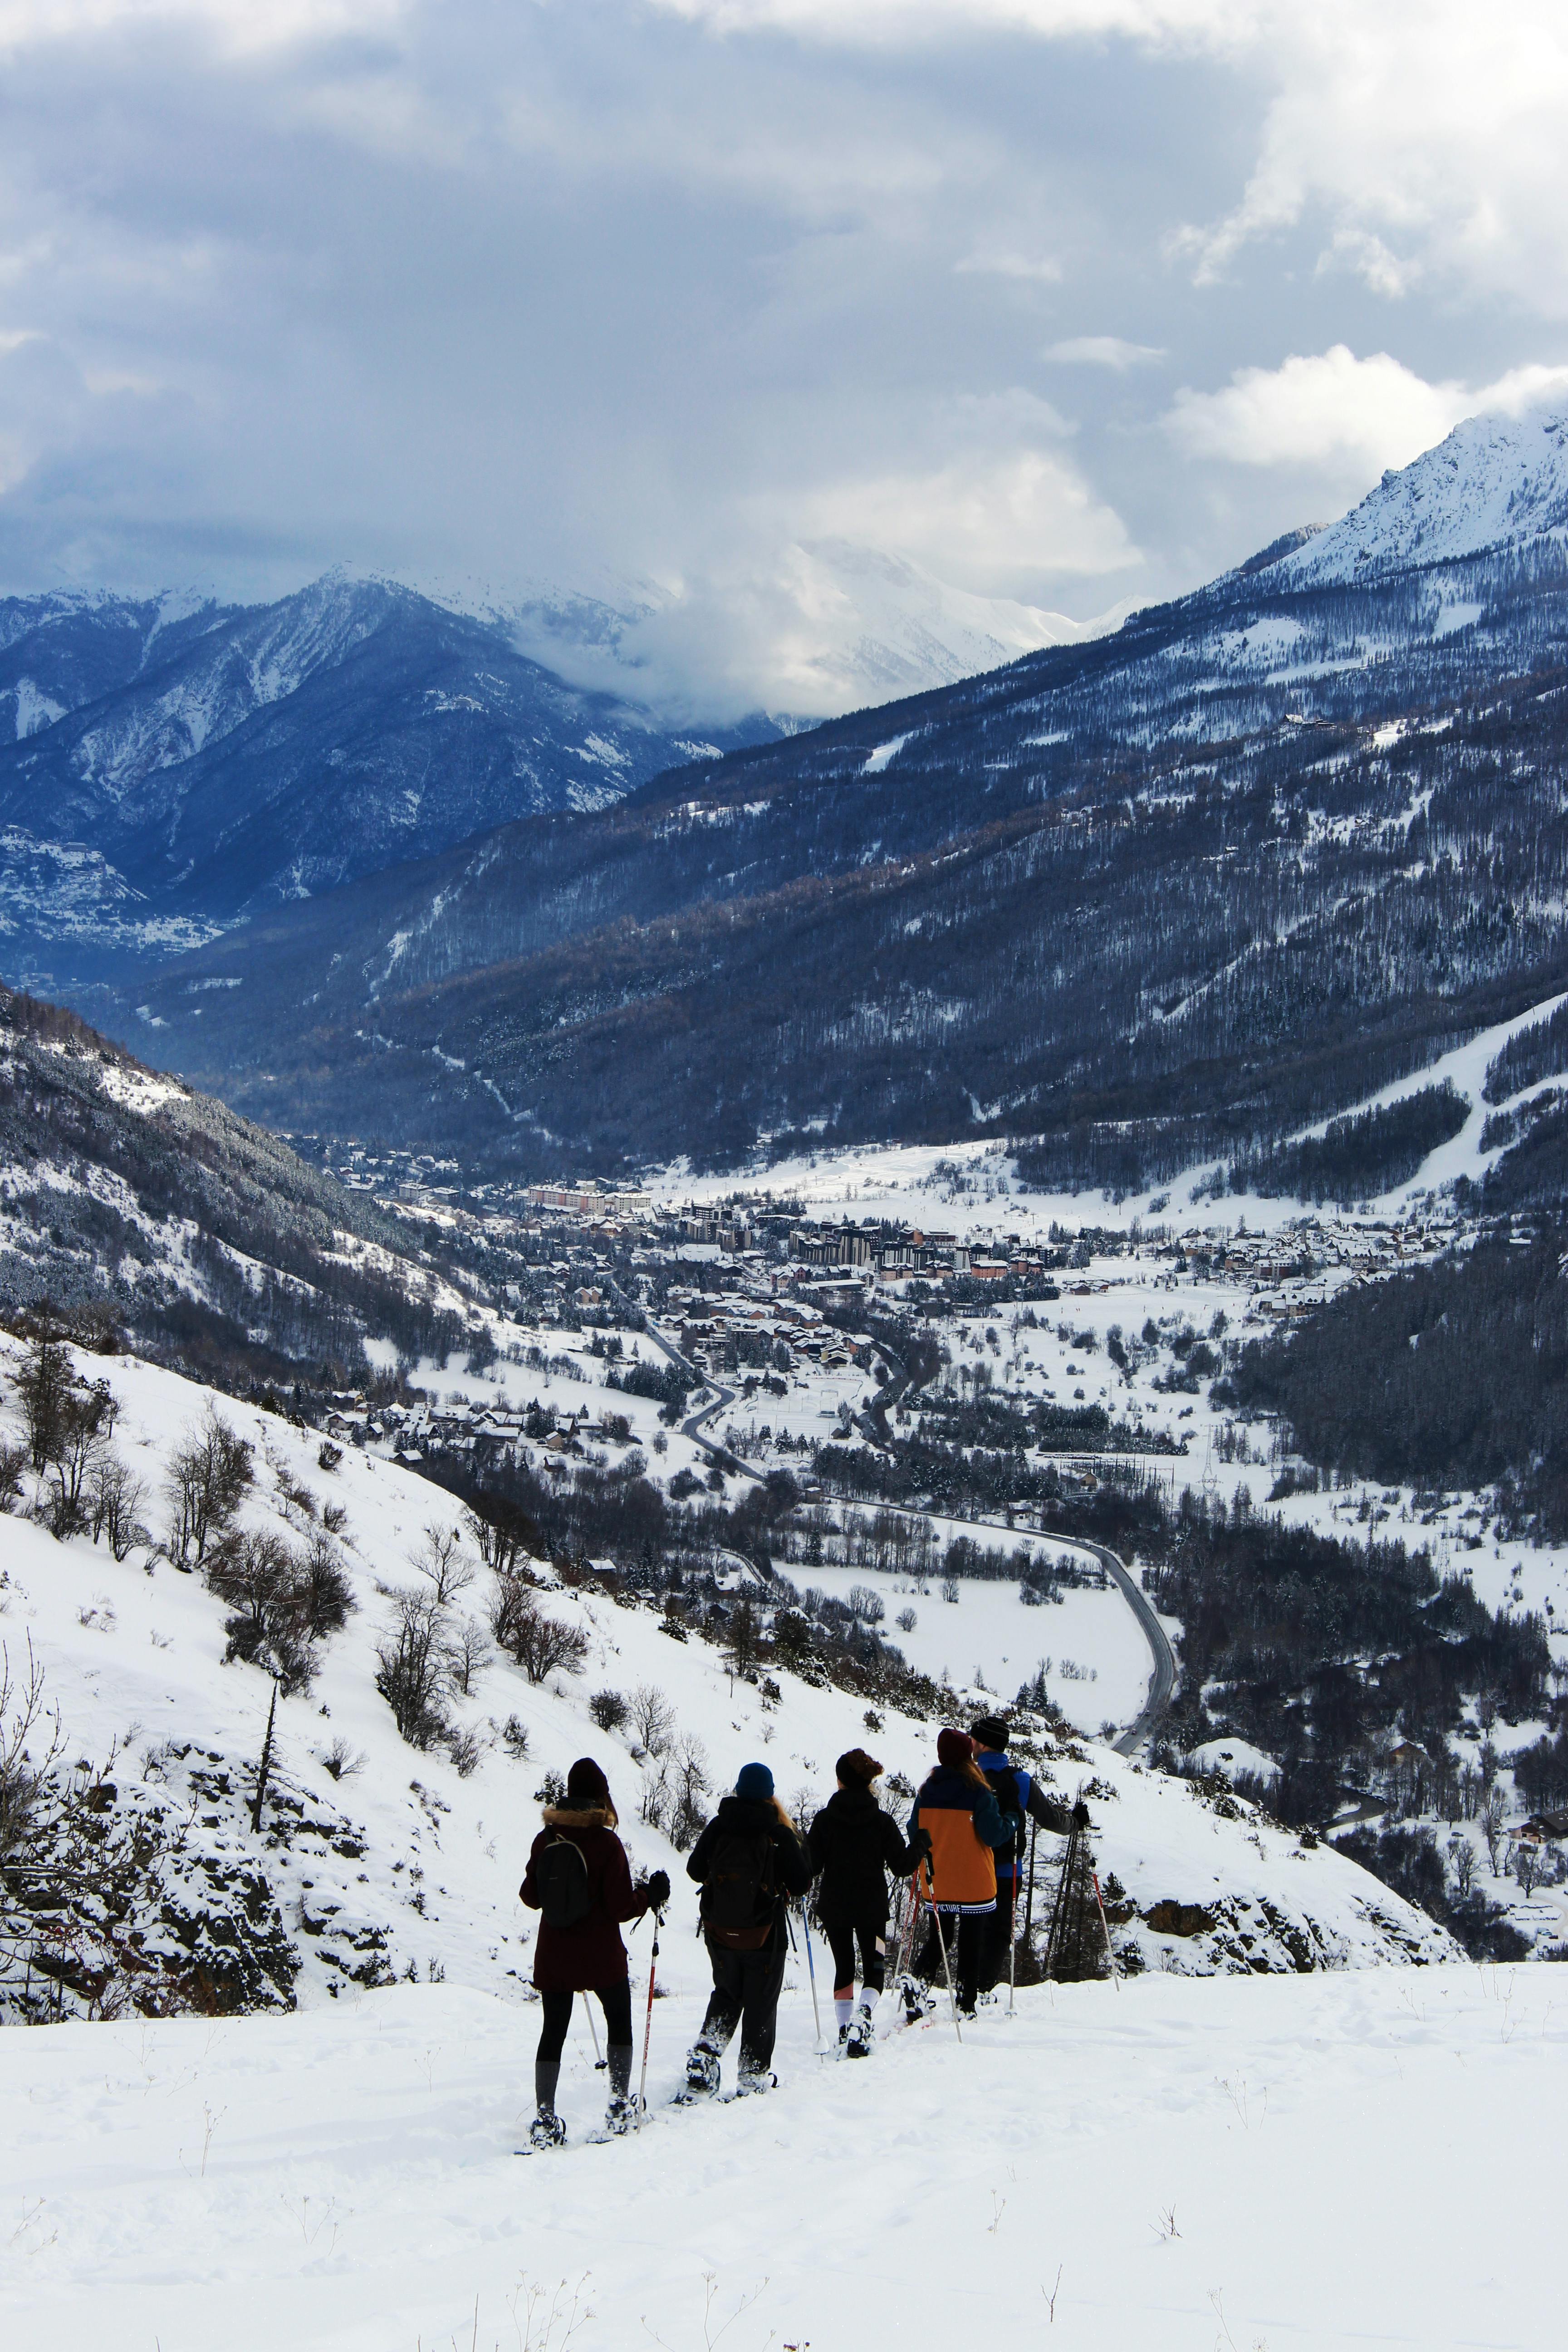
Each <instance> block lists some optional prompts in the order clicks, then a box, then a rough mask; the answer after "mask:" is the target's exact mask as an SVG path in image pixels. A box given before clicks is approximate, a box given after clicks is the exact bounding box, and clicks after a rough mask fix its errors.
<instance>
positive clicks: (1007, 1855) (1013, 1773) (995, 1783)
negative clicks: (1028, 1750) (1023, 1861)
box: [986, 1764, 1025, 1863]
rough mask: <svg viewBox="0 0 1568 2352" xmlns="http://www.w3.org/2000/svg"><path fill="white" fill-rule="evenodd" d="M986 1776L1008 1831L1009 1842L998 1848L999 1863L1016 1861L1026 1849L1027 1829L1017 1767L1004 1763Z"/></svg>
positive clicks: (997, 1858)
mask: <svg viewBox="0 0 1568 2352" xmlns="http://www.w3.org/2000/svg"><path fill="white" fill-rule="evenodd" d="M986 1778H987V1780H989V1781H990V1783H991V1787H992V1790H993V1791H994V1795H995V1798H996V1805H997V1810H998V1811H1000V1813H1001V1815H1002V1822H1003V1826H1004V1828H1005V1829H1006V1831H1007V1832H1008V1839H1007V1843H1006V1844H1005V1845H1004V1846H999V1847H998V1848H997V1850H996V1860H997V1861H998V1862H999V1863H1009V1862H1016V1861H1017V1860H1018V1859H1019V1857H1020V1856H1021V1854H1022V1853H1023V1850H1024V1829H1025V1821H1024V1805H1023V1799H1022V1796H1021V1794H1020V1792H1019V1789H1018V1774H1017V1769H1016V1766H1014V1765H1011V1764H1004V1765H1002V1766H1001V1767H1000V1769H998V1770H996V1771H994V1772H989V1773H987V1774H986Z"/></svg>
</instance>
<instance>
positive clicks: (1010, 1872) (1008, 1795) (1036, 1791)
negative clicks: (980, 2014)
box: [970, 1715, 1089, 1994]
mask: <svg viewBox="0 0 1568 2352" xmlns="http://www.w3.org/2000/svg"><path fill="white" fill-rule="evenodd" d="M970 1738H972V1739H973V1742H974V1747H975V1761H976V1763H977V1764H978V1765H979V1767H980V1769H981V1770H982V1771H983V1772H984V1775H985V1778H986V1779H987V1780H989V1782H990V1783H991V1787H992V1790H993V1791H994V1795H995V1798H996V1802H997V1804H998V1805H999V1806H1000V1808H1001V1811H1002V1819H1003V1821H1004V1822H1005V1823H1006V1825H1007V1829H1008V1831H1009V1836H1008V1840H1007V1843H1006V1844H1005V1845H1003V1846H998V1847H997V1849H996V1853H995V1862H996V1908H995V1910H994V1913H993V1914H992V1916H991V1919H990V1922H989V1930H990V1931H989V1933H988V1935H987V1936H986V1938H985V1946H984V1956H983V1958H982V1960H981V1968H980V1990H981V1991H982V1993H983V1994H984V1993H987V1992H989V1991H990V1990H991V1988H992V1987H993V1985H994V1984H995V1983H996V1982H997V1981H998V1980H999V1979H1001V1978H1002V1977H1005V1975H1006V1973H1007V1967H1008V1960H1009V1957H1010V1953H1011V1948H1012V1944H1013V1940H1014V1938H1015V1937H1016V1934H1017V1932H1018V1930H1017V1926H1016V1916H1017V1903H1018V1879H1019V1875H1020V1873H1021V1871H1022V1869H1023V1863H1024V1847H1025V1844H1026V1830H1027V1826H1028V1823H1029V1822H1038V1823H1039V1825H1040V1827H1041V1829H1043V1830H1049V1831H1050V1832H1051V1833H1052V1835H1053V1836H1054V1837H1066V1836H1067V1834H1068V1831H1069V1830H1072V1829H1075V1828H1077V1829H1080V1830H1081V1829H1087V1828H1088V1827H1089V1808H1088V1806H1087V1805H1085V1804H1083V1803H1082V1802H1081V1801H1080V1802H1079V1803H1078V1804H1076V1805H1073V1806H1072V1807H1070V1808H1069V1807H1068V1806H1067V1805H1064V1804H1060V1803H1058V1801H1057V1799H1056V1798H1054V1797H1047V1794H1046V1792H1045V1790H1043V1789H1042V1788H1041V1786H1040V1784H1039V1782H1038V1781H1037V1780H1036V1779H1035V1778H1034V1776H1033V1774H1032V1773H1029V1772H1026V1771H1025V1769H1024V1768H1023V1767H1022V1765H1019V1764H1013V1763H1010V1762H1009V1761H1008V1759H1007V1726H1006V1723H1005V1720H1004V1719H1003V1717H1001V1716H999V1715H983V1716H982V1717H980V1720H979V1722H978V1723H976V1724H973V1725H972V1726H971V1728H970Z"/></svg>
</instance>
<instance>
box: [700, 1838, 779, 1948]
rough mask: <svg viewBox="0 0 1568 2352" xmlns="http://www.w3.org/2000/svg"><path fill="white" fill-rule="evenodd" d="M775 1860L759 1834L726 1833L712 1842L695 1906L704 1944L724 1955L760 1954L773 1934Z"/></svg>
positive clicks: (768, 1842) (772, 1850)
mask: <svg viewBox="0 0 1568 2352" xmlns="http://www.w3.org/2000/svg"><path fill="white" fill-rule="evenodd" d="M777 1860H778V1856H777V1851H776V1849H775V1847H774V1845H773V1839H772V1838H771V1837H770V1836H769V1835H768V1833H767V1832H766V1831H765V1830H764V1831H763V1832H762V1833H761V1835H760V1836H756V1837H742V1836H738V1835H737V1834H736V1833H735V1832H733V1831H729V1832H726V1833H725V1835H724V1836H722V1837H721V1838H720V1839H718V1840H717V1842H716V1843H715V1844H714V1847H713V1858H712V1860H711V1861H710V1863H709V1865H708V1874H707V1876H706V1877H705V1878H704V1879H703V1882H702V1901H701V1906H700V1908H701V1915H702V1927H703V1932H704V1934H705V1935H706V1936H707V1937H708V1939H709V1941H710V1943H714V1944H718V1945H720V1946H721V1948H723V1949H724V1950H725V1951H727V1952H755V1951H760V1950H761V1948H762V1947H763V1945H764V1944H765V1943H766V1942H767V1940H768V1937H770V1936H771V1935H772V1933H773V1905H774V1902H775V1901H776V1899H777V1880H776V1877H775V1868H776V1864H777Z"/></svg>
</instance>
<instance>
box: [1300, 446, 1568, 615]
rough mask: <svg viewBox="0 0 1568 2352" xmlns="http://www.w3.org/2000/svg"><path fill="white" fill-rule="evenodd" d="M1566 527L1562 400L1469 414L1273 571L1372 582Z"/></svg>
mask: <svg viewBox="0 0 1568 2352" xmlns="http://www.w3.org/2000/svg"><path fill="white" fill-rule="evenodd" d="M1564 530H1568V412H1565V411H1564V409H1563V404H1562V402H1561V400H1557V401H1553V402H1550V403H1547V404H1542V405H1541V406H1538V407H1534V408H1529V409H1526V410H1525V411H1524V413H1523V414H1522V415H1519V416H1506V415H1484V416H1468V417H1467V418H1466V419H1465V421H1464V422H1463V424H1461V425H1456V426H1455V427H1454V430H1453V431H1452V433H1450V434H1449V436H1448V437H1447V440H1446V441H1442V442H1439V444H1438V445H1437V446H1436V448H1435V449H1428V450H1426V452H1425V454H1424V455H1423V456H1421V457H1417V458H1416V459H1415V462H1414V463H1413V464H1411V465H1409V466H1405V467H1402V468H1401V469H1400V470H1399V471H1398V472H1392V471H1391V472H1389V473H1386V474H1384V478H1383V479H1382V481H1381V482H1380V483H1379V484H1378V487H1377V488H1376V489H1375V490H1373V491H1371V492H1370V493H1369V495H1368V496H1367V497H1366V498H1364V499H1363V500H1362V502H1361V504H1360V506H1359V507H1356V508H1353V509H1352V511H1351V512H1350V513H1349V514H1348V515H1345V516H1344V517H1343V518H1342V520H1340V521H1339V522H1337V523H1333V524H1331V526H1330V528H1329V529H1328V530H1323V531H1320V532H1318V533H1317V534H1316V535H1315V536H1314V537H1313V538H1312V539H1311V540H1310V541H1309V542H1308V544H1307V545H1306V546H1305V547H1303V548H1300V550H1298V551H1297V552H1296V553H1294V554H1292V555H1289V556H1287V557H1286V558H1285V559H1284V561H1283V562H1280V563H1279V564H1276V565H1274V566H1272V567H1271V568H1270V570H1269V572H1268V575H1267V577H1268V581H1269V583H1271V584H1274V583H1277V584H1278V585H1279V586H1280V587H1282V588H1283V587H1307V586H1328V585H1331V584H1332V583H1349V582H1352V581H1358V580H1370V579H1374V578H1376V577H1378V576H1379V575H1380V574H1382V573H1385V572H1396V571H1401V570H1405V569H1407V568H1410V567H1412V566H1415V565H1420V564H1430V563H1442V562H1455V561H1457V560H1458V559H1460V558H1462V557H1466V556H1476V555H1480V554H1482V553H1483V552H1485V551H1487V550H1488V549H1490V548H1495V547H1498V546H1500V545H1501V544H1503V543H1504V542H1505V541H1506V542H1508V543H1509V544H1510V545H1511V546H1513V547H1515V548H1519V547H1521V546H1523V545H1524V544H1526V543H1528V542H1529V541H1531V540H1536V539H1540V538H1543V537H1549V538H1552V539H1556V540H1561V539H1562V537H1563V532H1564Z"/></svg>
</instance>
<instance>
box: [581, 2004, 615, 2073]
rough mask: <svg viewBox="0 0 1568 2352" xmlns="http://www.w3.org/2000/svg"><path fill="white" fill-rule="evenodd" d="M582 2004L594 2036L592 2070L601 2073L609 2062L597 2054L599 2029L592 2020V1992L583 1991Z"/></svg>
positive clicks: (590, 2030)
mask: <svg viewBox="0 0 1568 2352" xmlns="http://www.w3.org/2000/svg"><path fill="white" fill-rule="evenodd" d="M583 2006H584V2009H585V2010H586V2011H587V2012H588V2031H589V2032H590V2033H591V2034H592V2035H593V2037H594V2072H595V2074H603V2073H604V2071H605V2067H606V2066H607V2065H608V2064H609V2063H610V2062H609V2060H608V2059H607V2058H601V2057H600V2055H599V2029H598V2027H597V2026H596V2025H595V2022H594V1996H593V1994H592V1993H589V1992H585V1993H584V1995H583Z"/></svg>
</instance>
